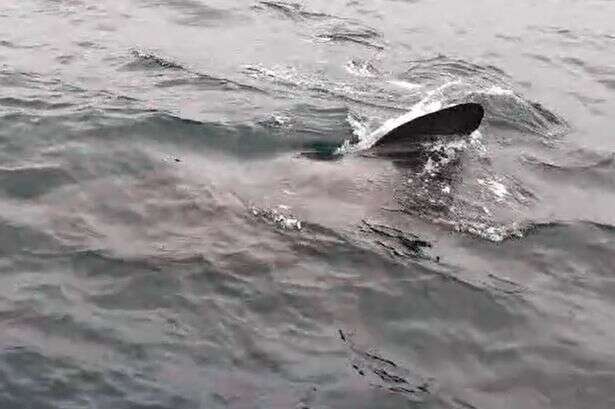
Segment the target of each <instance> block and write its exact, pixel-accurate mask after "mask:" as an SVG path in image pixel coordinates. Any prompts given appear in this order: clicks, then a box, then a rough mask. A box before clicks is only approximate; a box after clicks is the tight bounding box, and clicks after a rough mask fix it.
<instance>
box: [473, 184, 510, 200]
mask: <svg viewBox="0 0 615 409" xmlns="http://www.w3.org/2000/svg"><path fill="white" fill-rule="evenodd" d="M476 181H477V182H478V184H479V185H481V186H485V187H487V188H488V189H489V190H490V191H491V193H493V194H494V195H495V196H496V197H497V198H498V200H499V201H501V200H504V198H505V197H506V196H508V195H509V194H510V193H509V192H508V189H507V188H506V186H504V184H503V183H502V182H499V181H497V180H495V179H477V180H476Z"/></svg>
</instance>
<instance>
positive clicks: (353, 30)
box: [316, 21, 384, 50]
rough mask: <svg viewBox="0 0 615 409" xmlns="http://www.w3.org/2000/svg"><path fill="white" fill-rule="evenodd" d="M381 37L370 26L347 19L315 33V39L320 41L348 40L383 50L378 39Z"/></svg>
mask: <svg viewBox="0 0 615 409" xmlns="http://www.w3.org/2000/svg"><path fill="white" fill-rule="evenodd" d="M381 37H382V36H381V34H380V33H379V32H378V31H376V30H374V29H372V28H369V27H364V26H362V25H360V24H358V23H351V22H347V21H346V22H344V23H343V24H342V23H338V24H335V25H334V26H333V27H331V28H329V29H328V30H326V31H325V32H323V33H320V34H317V35H316V39H317V40H318V41H322V42H333V43H348V42H350V43H355V44H360V45H364V46H367V47H372V48H375V49H378V50H383V49H384V45H383V44H382V43H380V42H379V41H378V40H379V39H380V38H381Z"/></svg>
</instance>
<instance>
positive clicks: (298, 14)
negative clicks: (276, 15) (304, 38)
mask: <svg viewBox="0 0 615 409" xmlns="http://www.w3.org/2000/svg"><path fill="white" fill-rule="evenodd" d="M260 4H261V6H262V7H265V8H268V9H271V10H275V11H278V12H280V13H281V14H283V15H284V16H286V17H289V18H291V19H293V20H296V19H316V18H323V17H331V16H329V15H328V14H324V13H318V12H313V11H308V10H305V8H304V7H303V5H301V4H299V3H292V2H287V1H261V2H260ZM262 7H261V8H262Z"/></svg>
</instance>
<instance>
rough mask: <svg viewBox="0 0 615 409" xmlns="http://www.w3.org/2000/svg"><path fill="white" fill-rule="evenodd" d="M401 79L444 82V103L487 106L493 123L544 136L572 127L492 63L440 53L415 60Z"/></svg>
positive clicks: (433, 83) (429, 83)
mask: <svg viewBox="0 0 615 409" xmlns="http://www.w3.org/2000/svg"><path fill="white" fill-rule="evenodd" d="M401 79H402V80H409V81H410V82H411V83H420V84H423V85H424V86H427V87H438V88H442V86H443V84H445V85H446V93H443V92H438V93H437V95H438V97H439V98H440V99H441V100H442V101H443V102H444V103H445V104H452V103H455V102H466V101H472V102H478V103H480V104H482V105H483V107H484V108H485V112H486V119H487V120H488V121H489V122H490V123H492V124H498V125H503V126H506V127H512V128H514V129H519V130H522V131H529V132H532V133H535V134H539V135H542V136H545V137H551V136H555V135H559V134H561V133H563V132H565V131H567V130H568V129H569V126H568V124H567V123H566V121H565V120H564V119H563V118H561V117H560V116H558V115H556V114H555V113H553V112H551V111H549V110H548V109H546V108H545V107H544V106H542V105H541V104H539V103H537V102H533V101H529V100H526V99H525V98H523V97H522V96H520V95H519V94H518V93H517V92H516V91H515V89H514V88H515V87H514V86H512V85H511V84H510V82H511V81H510V78H509V76H508V75H507V74H506V73H505V72H504V71H502V70H500V69H499V68H497V67H494V66H491V65H488V66H481V65H478V64H473V63H470V62H467V61H464V60H460V59H453V58H448V57H446V56H438V57H435V58H432V59H426V60H418V61H412V62H411V63H410V68H409V69H408V70H407V71H406V72H405V73H404V74H403V75H402V76H401ZM436 89H437V88H436Z"/></svg>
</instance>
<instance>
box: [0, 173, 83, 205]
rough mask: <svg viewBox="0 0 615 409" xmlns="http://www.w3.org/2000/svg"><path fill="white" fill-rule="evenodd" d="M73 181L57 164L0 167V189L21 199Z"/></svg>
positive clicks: (38, 194) (35, 195) (41, 193)
mask: <svg viewBox="0 0 615 409" xmlns="http://www.w3.org/2000/svg"><path fill="white" fill-rule="evenodd" d="M75 182H76V181H75V180H74V179H73V178H72V177H71V176H70V175H69V174H68V172H66V171H65V170H64V169H62V168H60V167H57V166H30V167H19V168H0V191H3V192H5V193H6V194H8V195H9V196H12V197H16V198H21V199H31V198H33V197H37V196H40V195H43V194H45V193H47V192H49V191H51V190H53V189H55V188H58V187H60V186H63V185H66V184H70V183H75Z"/></svg>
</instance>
